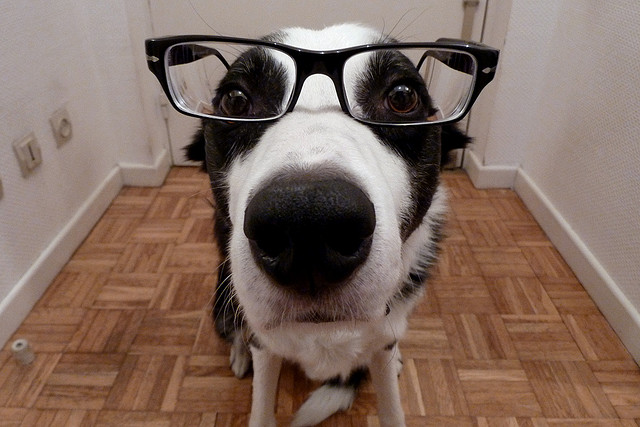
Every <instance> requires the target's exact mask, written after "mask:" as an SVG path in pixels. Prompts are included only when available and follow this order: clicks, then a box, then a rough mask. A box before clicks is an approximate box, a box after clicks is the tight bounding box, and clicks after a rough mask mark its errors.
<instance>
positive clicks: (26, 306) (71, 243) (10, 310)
mask: <svg viewBox="0 0 640 427" xmlns="http://www.w3.org/2000/svg"><path fill="white" fill-rule="evenodd" d="M121 188H122V176H121V174H120V169H119V168H117V167H116V168H114V169H113V170H112V171H111V172H110V173H109V175H108V176H107V177H106V178H105V179H104V181H103V182H102V183H101V184H100V186H99V187H98V188H97V189H96V190H95V191H94V192H93V193H92V194H91V195H90V196H89V197H88V198H87V200H86V201H85V202H84V203H83V204H82V206H80V208H79V209H78V211H77V212H76V214H75V215H74V216H73V217H72V218H71V220H70V221H69V222H68V223H67V225H65V226H64V228H63V229H62V230H61V231H60V233H58V235H57V236H56V237H55V238H54V239H53V241H51V243H50V244H49V246H47V248H46V249H45V250H44V251H43V252H42V253H41V254H40V256H39V257H38V259H37V260H36V261H35V262H34V263H33V265H31V267H30V268H29V270H27V272H26V273H25V274H24V275H23V276H22V278H21V279H20V280H19V281H18V283H17V284H16V285H15V286H14V287H13V289H12V290H11V292H9V294H8V295H7V297H6V298H4V299H3V300H2V301H0V325H2V327H1V328H0V344H4V343H6V342H7V340H8V339H9V338H10V337H11V335H12V334H13V333H14V332H15V330H16V329H18V327H19V326H20V324H21V323H22V321H23V320H24V319H25V318H26V317H27V315H28V314H29V312H30V311H31V309H32V308H33V306H34V305H35V303H36V302H38V299H40V297H41V296H42V295H43V294H44V292H45V291H46V290H47V287H48V286H49V285H50V284H51V282H52V281H53V279H55V277H56V276H57V275H58V273H59V272H60V271H61V270H62V268H63V267H64V265H65V264H66V263H67V262H68V261H69V259H70V258H71V255H73V253H74V252H75V250H76V249H77V248H78V246H80V244H81V243H82V241H83V240H84V239H85V237H86V236H87V235H88V234H89V232H90V231H91V229H92V228H93V226H94V225H95V224H96V223H97V222H98V220H99V219H100V217H101V216H102V214H103V213H104V211H105V210H106V209H107V208H108V207H109V205H110V204H111V202H112V201H113V199H114V198H115V197H116V196H117V195H118V192H119V191H120V189H121Z"/></svg>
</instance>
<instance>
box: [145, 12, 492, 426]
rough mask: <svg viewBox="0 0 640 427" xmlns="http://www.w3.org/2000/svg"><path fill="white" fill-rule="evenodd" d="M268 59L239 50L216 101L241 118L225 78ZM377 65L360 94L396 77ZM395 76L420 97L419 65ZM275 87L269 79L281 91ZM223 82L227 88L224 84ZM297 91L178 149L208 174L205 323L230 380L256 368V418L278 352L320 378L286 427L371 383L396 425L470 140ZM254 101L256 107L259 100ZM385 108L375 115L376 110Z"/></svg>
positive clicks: (310, 419) (335, 35) (347, 37)
mask: <svg viewBox="0 0 640 427" xmlns="http://www.w3.org/2000/svg"><path fill="white" fill-rule="evenodd" d="M264 40H269V41H275V42H278V43H281V44H283V45H289V46H296V47H301V48H305V49H309V50H314V51H330V50H331V51H333V50H336V49H337V50H340V49H344V48H348V47H351V46H360V45H367V44H370V43H388V42H393V39H391V38H389V37H386V36H381V34H380V33H379V32H377V31H375V30H372V29H369V28H366V27H363V26H360V25H355V24H343V25H337V26H332V27H328V28H325V29H323V30H319V31H316V30H306V29H301V28H291V29H287V30H283V31H280V32H277V33H275V34H272V35H270V36H267V37H266V38H265V39H264ZM216 54H217V53H216ZM152 58H153V57H152ZM156 60H157V58H156ZM272 60H273V58H271V59H270V58H266V57H264V55H262V56H260V55H253V56H251V55H249V56H241V57H240V59H239V62H237V63H236V65H235V66H234V65H231V66H229V65H228V64H226V66H227V67H228V69H229V70H228V73H227V75H226V76H225V78H224V80H223V82H221V87H220V88H218V93H219V97H221V98H219V99H218V104H220V105H218V107H217V108H223V109H227V110H229V111H231V112H233V114H236V113H238V112H243V111H245V110H243V109H246V108H247V107H246V102H247V101H246V99H244V98H243V96H245V95H244V94H243V93H242V92H241V91H239V90H238V89H237V88H238V87H242V86H241V85H239V84H238V85H236V84H235V83H234V82H235V81H236V80H243V79H248V78H250V77H251V76H252V73H258V74H262V75H264V73H269V72H270V71H269V70H268V69H267V66H266V63H267V62H269V61H271V62H273V61H272ZM388 61H389V62H388V63H386V64H385V65H384V67H379V69H378V70H377V71H376V72H377V73H378V74H380V75H379V76H378V77H376V75H375V73H374V72H373V71H372V70H370V69H362V70H358V74H357V75H358V76H362V81H363V85H364V86H365V88H366V86H367V85H376V84H380V82H379V80H380V78H379V77H380V76H381V77H382V80H383V81H387V80H389V79H391V77H389V76H387V75H386V74H387V73H393V72H394V71H393V70H394V67H395V62H394V61H401V59H399V58H396V57H393V56H392V57H390V58H388ZM496 61H497V59H496ZM360 65H361V66H363V67H365V68H366V67H371V64H369V65H366V63H363V64H360ZM150 67H151V65H150ZM402 67H404V68H406V66H405V65H402ZM404 68H403V70H404ZM492 71H495V69H494V70H492ZM403 73H409V74H410V75H411V79H410V81H411V82H413V83H412V84H416V85H418V86H420V87H418V88H417V89H416V90H417V91H424V87H423V86H424V82H422V80H421V78H420V77H416V76H413V74H415V71H411V70H408V71H407V70H404V71H403ZM311 74H313V73H311ZM319 74H322V73H321V72H319ZM325 74H326V72H325ZM376 79H377V80H376ZM374 80H376V81H374ZM489 80H490V79H489ZM285 83H286V82H285V81H284V80H283V79H280V80H278V79H275V82H274V81H272V80H270V83H269V84H271V85H273V86H274V87H275V88H273V90H276V89H278V88H277V87H276V86H278V85H283V84H285ZM394 84H395V83H394ZM223 85H225V87H227V86H228V87H230V88H232V89H229V90H226V89H225V90H226V92H225V91H223V90H222V89H221V88H222V86H223ZM398 87H399V89H398V90H399V91H405V92H406V89H405V87H404V86H400V85H399V86H398ZM233 88H236V89H233ZM394 90H395V88H394ZM221 92H224V93H221ZM297 96H299V97H298V98H297V99H296V102H295V107H294V108H292V109H291V111H288V112H287V114H285V115H282V117H279V118H277V120H272V121H265V122H263V121H242V120H239V121H236V120H233V119H229V120H211V119H208V118H204V119H203V120H202V126H201V129H200V130H198V132H197V133H196V135H195V136H194V139H193V142H192V143H191V144H190V145H189V146H188V147H187V148H186V154H187V157H188V158H189V159H191V160H195V161H200V162H202V163H203V167H204V168H205V169H206V171H207V172H208V174H209V176H210V180H211V189H212V191H213V196H214V201H215V214H214V215H215V216H214V223H215V225H214V232H215V239H216V241H217V244H218V248H219V250H220V255H221V259H223V260H224V261H223V263H222V264H221V266H220V267H219V271H218V283H217V286H216V294H215V300H214V307H213V319H214V323H215V328H216V331H217V332H218V334H219V335H220V336H221V337H222V338H224V339H225V340H227V341H229V342H230V346H231V355H230V366H231V369H232V370H233V372H234V374H235V375H236V376H237V377H243V376H245V375H246V374H247V373H248V372H249V371H250V370H251V368H253V395H252V406H251V414H250V425H251V426H275V425H276V421H275V415H274V407H275V401H276V394H277V385H278V378H279V373H280V368H281V364H282V361H283V360H285V359H286V360H288V361H291V362H294V363H296V364H297V365H298V366H300V368H301V369H302V370H303V371H304V372H305V374H306V375H307V376H308V377H309V378H311V379H313V380H320V381H324V383H323V385H322V386H321V387H320V388H319V389H317V390H316V391H314V392H313V393H312V394H311V395H310V397H309V398H308V399H307V400H306V401H305V403H304V404H303V405H302V406H301V408H299V410H298V412H297V413H296V415H295V416H294V419H293V421H292V425H293V426H308V425H315V424H317V423H319V422H321V421H322V420H324V419H325V418H327V417H329V416H331V415H332V414H334V413H336V412H338V411H342V410H346V409H348V408H349V407H350V406H351V404H352V402H353V401H354V399H355V396H356V391H357V389H358V387H359V386H360V385H361V383H362V382H363V381H364V380H365V379H366V378H367V377H370V378H371V381H372V383H373V386H374V389H375V391H376V394H377V397H378V414H379V419H380V424H381V425H382V426H387V427H390V426H393V427H397V426H402V425H404V414H403V410H402V405H401V401H400V393H399V389H398V375H399V373H400V369H401V366H402V358H401V355H400V350H399V347H398V340H399V339H401V337H402V336H403V334H404V333H405V330H406V328H407V319H408V316H409V315H410V313H411V311H412V309H413V307H414V306H415V305H416V303H417V302H418V301H419V300H420V299H421V297H422V296H423V294H424V289H425V282H426V281H427V279H428V277H429V271H430V267H431V266H432V265H433V264H434V262H435V260H436V257H437V254H438V244H439V242H440V241H441V239H442V237H443V232H442V227H443V224H444V222H445V219H446V213H447V207H446V191H445V189H444V188H443V187H442V185H441V183H440V180H439V173H440V170H441V166H442V164H443V163H444V162H445V161H446V159H447V158H448V153H449V152H450V151H451V150H453V149H457V148H463V147H465V146H466V145H467V144H468V143H469V142H470V139H469V138H468V137H467V136H466V135H465V134H464V133H463V132H461V131H460V130H459V129H458V128H456V126H455V124H452V123H447V124H443V125H433V126H396V127H389V126H385V125H378V124H376V123H366V122H363V121H362V120H355V119H354V118H353V117H351V116H350V115H349V114H344V113H345V111H344V110H345V108H344V106H342V105H340V104H341V102H342V101H341V100H340V99H339V98H337V97H336V88H335V87H334V85H333V84H332V82H331V81H330V79H327V78H326V76H322V75H315V74H314V75H311V76H309V77H308V78H307V79H306V81H305V82H304V85H303V86H302V87H301V91H300V93H299V94H297ZM389 96H391V95H389ZM393 96H396V95H393ZM397 96H398V98H397V99H399V101H397V99H396V98H393V99H391V98H388V99H387V101H385V102H386V103H387V104H388V103H389V102H391V103H394V105H392V107H393V109H394V110H397V109H400V108H402V109H404V107H405V106H407V105H408V107H411V108H419V107H415V106H414V105H413V101H412V99H413V98H411V96H412V95H411V94H409V95H408V97H409V98H408V99H409V101H407V94H406V93H399V94H398V95H397ZM224 97H226V98H224ZM367 99H369V98H367ZM252 102H254V103H258V105H257V106H256V105H254V106H252V108H260V107H261V104H259V103H261V102H264V103H267V102H269V98H267V97H264V99H262V98H256V99H254V100H253V101H252ZM363 102H364V101H363ZM366 102H372V103H376V102H377V101H375V99H374V98H371V101H368V100H366ZM383 104H384V103H379V104H375V105H373V106H372V107H371V108H373V109H377V110H376V111H378V110H379V111H382V113H380V114H387V112H385V111H386V110H384V109H385V108H387V109H388V108H389V106H388V105H387V104H384V105H383ZM396 104H399V107H398V105H396ZM396 107H398V108H396ZM420 108H425V109H426V108H427V107H426V106H423V107H420ZM383 110H384V111H383ZM403 113H404V111H403ZM421 114H424V115H426V116H428V115H430V114H432V112H429V111H426V110H425V111H422V112H421ZM230 115H231V114H230Z"/></svg>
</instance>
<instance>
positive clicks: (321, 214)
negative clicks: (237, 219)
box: [244, 177, 376, 294]
mask: <svg viewBox="0 0 640 427" xmlns="http://www.w3.org/2000/svg"><path fill="white" fill-rule="evenodd" d="M375 224H376V215H375V211H374V208H373V203H371V200H369V198H368V197H367V195H366V194H365V193H364V192H363V191H362V190H361V189H360V188H358V187H357V186H356V185H354V184H352V183H350V182H348V181H345V180H343V179H337V178H336V179H333V178H332V179H313V178H312V177H296V178H293V179H292V178H291V177H289V178H288V179H279V180H276V181H273V182H272V183H270V184H269V185H267V186H266V187H264V188H263V189H261V190H260V191H258V192H257V193H256V194H255V195H254V196H253V198H252V199H251V201H250V202H249V205H248V206H247V209H246V211H245V216H244V233H245V235H246V236H247V238H248V239H249V242H250V246H251V250H252V252H253V256H254V258H255V260H256V262H257V263H258V265H260V266H261V267H262V269H263V270H264V271H265V272H266V273H267V274H268V275H270V276H271V277H272V278H273V279H274V280H275V281H276V282H277V283H278V284H280V285H282V286H285V287H289V288H291V289H295V290H296V291H298V292H300V293H304V294H316V293H318V292H321V291H322V290H323V289H326V288H327V287H330V286H332V285H335V284H337V283H339V282H341V281H342V280H344V279H346V278H347V277H349V275H351V273H353V271H354V270H355V269H356V268H357V267H358V266H359V265H361V264H362V263H363V262H364V261H365V260H366V259H367V256H368V255H369V251H370V249H371V242H372V240H373V231H374V229H375Z"/></svg>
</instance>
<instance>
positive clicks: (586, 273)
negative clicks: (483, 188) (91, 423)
mask: <svg viewBox="0 0 640 427" xmlns="http://www.w3.org/2000/svg"><path fill="white" fill-rule="evenodd" d="M514 188H515V191H516V192H517V193H518V195H519V196H520V198H521V199H522V201H523V202H524V203H525V205H527V207H528V208H529V211H530V212H531V213H532V214H533V216H534V217H535V218H536V220H537V221H538V223H539V224H540V226H541V227H542V228H543V230H544V231H545V232H546V233H547V236H549V239H550V240H551V242H552V243H553V244H554V245H555V247H556V248H557V249H558V251H559V252H560V253H561V254H562V256H563V257H564V259H565V261H566V262H567V264H569V266H570V267H571V269H572V270H573V271H574V273H575V274H576V276H577V277H578V280H580V283H582V285H583V286H584V288H585V289H586V291H587V292H588V293H589V295H590V296H591V298H592V299H593V300H594V302H595V303H596V305H597V306H598V308H599V309H600V311H602V313H603V314H604V316H605V317H606V318H607V321H608V322H609V324H610V325H611V326H612V327H613V329H614V330H615V331H616V333H617V334H618V336H619V337H620V339H621V340H622V342H623V343H624V345H625V346H626V347H627V350H628V351H629V353H631V355H632V356H633V358H634V359H635V360H636V362H638V363H640V339H638V337H640V313H639V312H638V309H637V308H636V307H634V306H633V304H631V302H630V301H629V299H628V298H627V297H626V296H625V295H624V294H623V293H622V291H621V290H620V288H619V287H618V285H617V283H616V282H615V281H614V280H613V278H612V277H611V276H610V275H609V273H607V271H606V270H605V269H604V267H603V266H602V264H600V262H599V261H598V259H597V258H596V257H595V256H594V255H593V253H591V251H590V250H589V248H588V247H587V246H586V245H585V243H584V242H583V241H582V239H580V236H578V234H577V233H576V232H575V231H574V230H573V228H572V227H571V225H570V224H569V223H568V222H567V221H566V220H565V219H564V218H563V216H562V215H561V214H560V212H558V210H557V209H556V208H555V207H554V206H553V204H552V203H551V201H550V200H549V199H548V198H547V197H546V196H545V195H544V194H543V193H542V191H541V190H540V188H539V187H538V186H537V185H536V184H535V182H533V180H532V179H531V178H530V177H529V176H528V175H527V173H526V172H524V171H523V170H522V169H519V170H518V174H517V176H516V179H515V183H514Z"/></svg>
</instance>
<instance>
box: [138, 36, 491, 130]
mask: <svg viewBox="0 0 640 427" xmlns="http://www.w3.org/2000/svg"><path fill="white" fill-rule="evenodd" d="M145 45H146V54H147V61H148V65H149V69H150V70H151V71H152V72H153V73H154V74H155V76H156V77H157V78H158V80H159V82H160V84H161V85H162V88H163V89H164V91H165V93H166V94H167V97H168V98H169V100H170V101H171V103H172V105H173V106H174V107H175V108H176V109H177V110H178V111H180V112H182V113H184V114H187V115H190V116H195V117H201V118H208V119H217V120H224V121H228V122H252V121H253V122H255V121H267V120H275V119H278V118H280V117H282V116H283V115H284V114H286V113H288V112H291V111H293V109H294V107H295V105H296V102H297V101H298V98H299V96H300V94H301V92H302V88H303V84H304V82H305V80H306V79H307V78H308V77H309V76H312V75H315V74H323V75H326V76H328V77H329V78H330V79H331V80H332V81H333V84H334V86H335V89H336V94H337V97H338V101H339V103H340V106H341V108H342V110H343V111H344V112H345V113H347V114H349V115H350V116H352V117H353V118H355V119H356V120H359V121H361V122H365V123H369V124H377V125H396V126H398V125H399V126H405V125H430V124H444V123H450V122H455V121H457V120H460V119H461V118H462V117H464V115H465V114H466V113H467V112H468V111H469V109H470V108H471V106H472V105H473V102H474V101H475V100H476V98H477V97H478V95H479V94H480V92H481V91H482V89H483V88H484V87H485V86H486V85H487V84H488V83H489V82H490V81H491V80H492V79H493V76H494V75H495V71H496V66H497V63H498V56H499V51H498V50H496V49H493V48H491V47H488V46H486V45H482V44H479V43H472V42H466V41H461V40H454V39H440V40H438V41H437V42H435V43H390V44H370V45H364V46H356V47H350V48H346V49H340V50H331V51H313V50H307V49H301V48H297V47H293V46H288V45H284V44H281V43H278V42H275V41H267V40H252V39H241V38H232V37H221V36H220V37H219V36H177V37H162V38H158V39H148V40H146V43H145Z"/></svg>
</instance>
